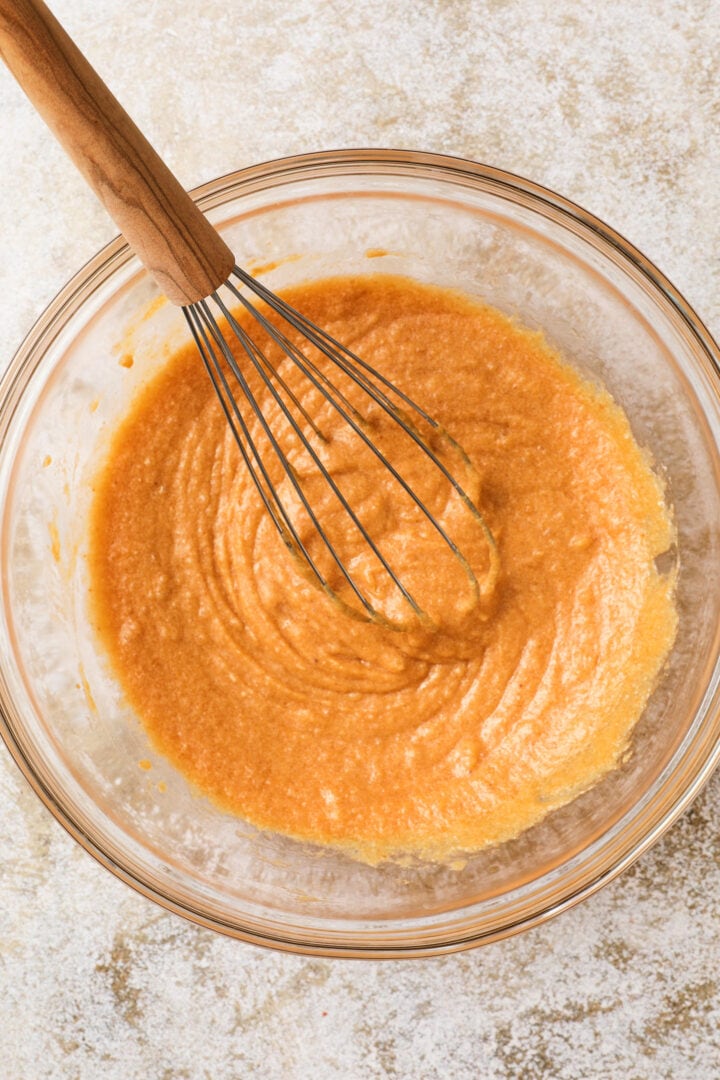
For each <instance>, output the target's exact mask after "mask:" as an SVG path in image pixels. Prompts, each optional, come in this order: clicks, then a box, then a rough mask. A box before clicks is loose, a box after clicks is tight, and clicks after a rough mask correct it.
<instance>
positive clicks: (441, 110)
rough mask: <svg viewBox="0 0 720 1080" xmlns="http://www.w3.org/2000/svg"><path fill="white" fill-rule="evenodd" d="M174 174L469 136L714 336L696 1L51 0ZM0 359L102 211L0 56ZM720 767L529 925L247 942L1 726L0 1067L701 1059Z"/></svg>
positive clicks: (46, 1070)
mask: <svg viewBox="0 0 720 1080" xmlns="http://www.w3.org/2000/svg"><path fill="white" fill-rule="evenodd" d="M54 10H55V11H56V13H57V14H58V16H59V17H60V18H61V19H62V20H63V21H64V22H65V23H66V25H67V27H68V29H69V30H70V31H71V32H72V33H73V34H74V35H75V36H76V38H77V40H78V41H79V42H80V44H81V45H82V47H83V48H84V49H85V50H86V52H87V53H88V55H89V57H90V58H91V60H92V61H93V62H94V63H95V64H96V66H97V67H98V68H99V69H100V71H101V73H102V74H103V75H104V76H105V77H106V79H107V81H108V82H109V83H110V85H111V86H112V88H113V89H114V90H115V92H116V93H117V94H118V96H119V97H120V98H121V100H122V101H123V102H124V103H125V104H126V106H127V107H128V109H129V111H130V112H131V114H132V115H133V116H134V117H135V119H136V120H137V121H138V122H139V123H140V124H141V126H143V127H144V129H145V130H146V132H147V133H148V135H149V136H150V137H151V139H152V140H153V141H154V142H155V144H156V145H157V148H158V149H159V151H160V152H161V153H162V154H163V155H164V156H165V157H166V158H167V160H168V162H169V163H170V165H171V166H172V167H173V168H174V169H175V170H176V171H177V173H178V175H179V177H180V178H181V180H182V181H183V182H184V183H185V184H186V185H187V186H188V187H190V186H193V185H196V184H198V183H200V182H202V181H204V180H207V179H209V178H211V177H213V176H215V175H218V174H220V173H224V172H227V171H229V170H231V169H235V168H238V167H240V166H243V165H246V164H247V165H249V164H251V163H254V162H257V161H259V160H262V159H266V158H270V157H274V156H278V155H282V154H288V153H294V152H300V151H306V150H313V149H323V148H329V147H340V146H394V147H410V148H421V149H427V150H436V151H445V152H449V153H454V154H460V155H466V156H469V157H473V158H476V159H479V160H480V161H485V162H489V163H492V164H494V165H497V166H500V167H502V168H505V169H510V170H512V171H515V172H518V173H521V174H524V175H526V176H529V177H532V178H533V179H535V180H537V181H539V182H541V183H543V184H546V185H548V186H550V187H552V188H555V189H557V190H558V191H559V192H561V193H562V194H564V195H566V196H568V197H570V198H571V199H575V200H576V201H578V202H580V203H581V204H583V205H584V206H586V207H587V208H588V209H589V210H591V211H593V212H594V213H596V214H598V215H599V216H600V217H602V218H604V219H606V220H607V221H609V222H610V223H612V224H613V225H614V226H615V227H616V228H618V229H619V230H620V231H621V232H623V233H624V234H625V235H626V236H627V237H628V238H629V239H630V240H631V241H633V242H634V243H635V244H637V245H638V246H639V247H640V248H641V249H642V250H643V251H644V252H645V253H646V254H647V255H648V256H649V257H650V258H651V259H652V260H654V261H655V262H656V263H657V265H658V266H659V267H660V268H661V269H662V270H664V271H665V273H666V274H668V276H669V277H670V278H671V280H673V281H674V283H675V284H676V285H677V286H678V287H679V288H680V290H681V291H683V292H684V293H685V295H686V296H687V298H688V300H689V301H690V303H691V304H692V305H693V306H694V307H695V308H696V310H697V311H698V312H699V314H700V315H701V316H702V317H704V319H705V320H706V321H707V323H708V325H709V327H710V329H711V330H713V331H714V332H715V334H716V335H718V334H719V333H720V291H719V289H718V285H719V284H720V270H719V267H720V194H719V193H720V149H719V143H718V130H719V127H720V75H719V71H720V69H719V67H718V56H719V55H720V5H719V4H718V2H717V0H716V2H713V0H604V2H602V3H597V2H595V0H555V2H553V0H466V2H462V0H431V2H426V3H423V2H419V0H384V2H382V3H381V2H379V0H324V2H323V0H296V2H295V3H292V4H289V3H283V2H281V0H246V2H244V3H236V2H235V0H224V2H220V0H206V2H205V3H204V4H191V3H189V2H186V0H55V3H54ZM0 117H1V119H2V129H1V137H0V176H2V180H3V182H2V189H1V191H0V296H2V300H3V303H2V306H1V307H0V340H1V342H2V350H1V353H0V356H1V357H2V362H3V363H6V362H7V360H8V359H9V357H10V356H11V354H12V352H13V351H14V349H15V348H16V347H17V345H18V344H19V342H20V340H21V338H22V336H23V335H24V334H25V333H26V332H27V330H28V329H29V328H30V326H31V324H32V322H33V320H34V319H35V317H36V316H37V315H38V314H39V313H40V311H41V310H42V308H43V307H44V306H45V304H46V303H47V302H48V301H49V300H50V299H51V297H52V296H53V295H54V293H55V292H56V290H57V289H58V288H59V287H60V286H61V285H62V284H63V283H64V282H65V280H66V279H67V278H68V277H69V276H70V275H71V274H72V273H73V272H74V271H75V270H76V269H77V268H78V267H79V266H80V265H81V264H82V263H83V262H84V261H85V260H86V259H87V258H89V257H90V256H91V255H92V254H93V253H94V252H95V250H96V249H97V248H98V247H100V246H101V245H102V244H103V243H105V241H107V240H108V239H110V238H111V237H112V235H113V234H114V231H115V230H114V228H113V226H112V224H111V223H110V222H109V221H108V220H107V218H106V217H105V215H104V212H103V211H102V210H101V209H100V208H99V207H98V206H97V205H96V204H95V202H94V201H93V197H92V196H91V195H90V194H89V193H88V192H87V191H86V190H85V188H84V187H83V184H82V181H81V180H80V179H79V178H78V177H77V176H76V175H75V173H74V172H73V170H72V167H71V166H70V165H69V164H68V163H67V162H66V161H65V160H64V158H63V156H62V153H61V151H60V150H59V149H57V148H56V147H55V145H54V144H53V142H52V141H51V139H50V137H49V135H47V134H46V132H45V129H44V128H43V126H42V123H41V121H39V120H38V119H37V118H36V117H35V116H34V115H33V113H32V111H31V109H30V107H29V105H28V104H27V103H26V102H25V100H24V98H23V97H22V96H21V94H20V92H19V91H18V90H17V88H16V87H15V85H14V84H13V82H12V81H11V79H10V78H9V76H8V75H7V74H6V73H5V72H4V71H0ZM719 962H720V776H716V778H715V780H714V781H712V782H711V783H710V785H709V787H708V788H707V790H706V791H705V793H704V794H703V795H702V797H701V798H700V799H699V800H698V801H697V803H696V804H695V806H694V807H693V808H692V810H691V811H690V812H689V813H688V814H686V815H685V817H684V818H683V819H682V820H681V821H680V822H679V823H678V824H677V825H676V826H675V827H674V828H673V829H672V831H671V832H670V833H669V834H668V835H666V837H665V838H664V839H663V840H662V841H661V842H660V843H659V844H658V845H657V846H656V847H655V848H654V849H653V851H652V852H651V853H649V854H648V855H646V856H645V857H644V858H643V859H642V860H641V861H640V862H639V863H638V864H636V865H635V866H634V867H633V868H632V869H631V870H630V871H629V872H627V873H626V874H625V875H624V876H623V877H622V878H621V879H620V880H618V881H616V882H614V883H613V884H611V885H610V886H609V887H607V888H606V889H605V890H604V891H603V892H601V893H600V894H598V895H597V896H595V897H593V898H591V899H590V900H589V901H587V902H586V903H585V904H583V905H581V906H580V907H578V908H576V909H575V910H573V911H571V912H569V913H567V914H565V915H564V916H562V917H561V918H559V919H557V920H555V921H554V922H552V923H550V924H548V925H546V926H543V927H541V928H539V929H536V930H534V931H532V932H531V933H528V934H527V935H525V936H522V937H519V938H516V939H514V940H511V941H507V942H503V943H500V944H496V945H494V946H490V947H487V948H485V949H482V950H478V951H475V952H471V953H467V954H464V955H460V956H453V957H448V958H445V959H439V960H432V961H412V962H405V963H398V962H393V963H383V964H380V963H367V962H365V963H358V962H352V961H337V960H336V961H329V960H328V961H326V960H312V959H310V960H308V959H301V958H297V957H293V956H283V955H280V954H275V953H271V952H265V951H261V950H260V949H256V948H253V947H250V946H246V945H243V944H240V943H238V942H234V941H231V940H227V939H224V938H221V937H218V936H215V935H213V934H211V933H209V932H205V931H202V930H199V929H197V928H195V927H194V926H191V925H189V924H187V923H185V922H183V921H181V920H180V919H177V918H175V917H173V916H171V915H168V914H165V913H164V912H163V911H161V910H160V909H159V908H156V907H154V906H153V905H152V904H151V903H149V902H148V901H146V900H144V899H142V898H141V897H139V896H137V895H135V894H134V893H133V892H132V891H131V890H130V889H128V888H127V887H126V886H124V885H122V884H121V883H119V882H118V881H116V880H115V879H114V878H112V877H111V876H110V875H109V874H108V873H107V872H106V871H105V870H103V869H101V868H100V867H99V866H98V865H96V864H95V863H94V862H93V860H92V859H91V858H90V857H89V856H88V855H86V854H85V853H84V852H82V851H81V850H80V849H79V848H78V847H76V846H75V845H74V844H73V843H72V842H71V841H70V840H69V838H68V837H67V836H66V835H65V833H64V832H63V830H62V829H61V828H60V826H58V825H57V824H56V823H55V822H54V821H53V820H52V818H51V817H50V816H49V814H48V813H47V812H46V811H45V810H44V809H43V808H42V806H41V805H40V803H39V802H38V801H37V799H36V798H35V796H34V795H33V794H32V793H31V791H30V790H29V788H28V787H27V786H26V784H25V782H24V781H23V780H22V778H21V777H20V774H19V773H18V771H17V769H16V768H15V766H14V764H13V763H12V762H11V760H10V758H9V755H8V754H7V752H5V750H4V748H0V1062H2V1064H0V1073H2V1075H3V1077H7V1078H8V1080H46V1078H47V1080H50V1078H52V1080H55V1078H63V1080H64V1078H70V1077H73V1078H74V1077H81V1078H85V1077H88V1078H92V1080H95V1078H98V1080H105V1078H107V1080H154V1078H159V1080H175V1078H177V1080H180V1078H191V1080H194V1078H196V1077H197V1078H208V1080H210V1078H211V1080H235V1078H240V1077H247V1076H258V1077H263V1078H268V1080H274V1078H278V1080H280V1078H282V1080H285V1078H288V1080H296V1078H297V1080H300V1078H302V1080H305V1078H314V1077H319V1078H324V1077H328V1078H335V1077H338V1078H340V1077H342V1078H351V1080H355V1078H358V1080H361V1078H366V1077H367V1078H371V1077H412V1078H415V1077H417V1078H423V1080H425V1078H428V1080H430V1078H443V1080H444V1078H446V1077H447V1078H452V1080H475V1078H481V1080H484V1078H495V1077H498V1078H500V1077H503V1078H504V1077H518V1078H523V1080H525V1078H528V1080H530V1078H534V1077H543V1078H544V1077H548V1078H553V1080H554V1078H565V1077H568V1078H576V1077H592V1078H597V1077H608V1078H623V1080H624V1078H629V1080H639V1078H645V1077H653V1078H656V1077H667V1078H672V1080H701V1078H714V1077H717V1076H718V1075H720V1038H719V1036H718V1023H719V1022H720V969H719Z"/></svg>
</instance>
